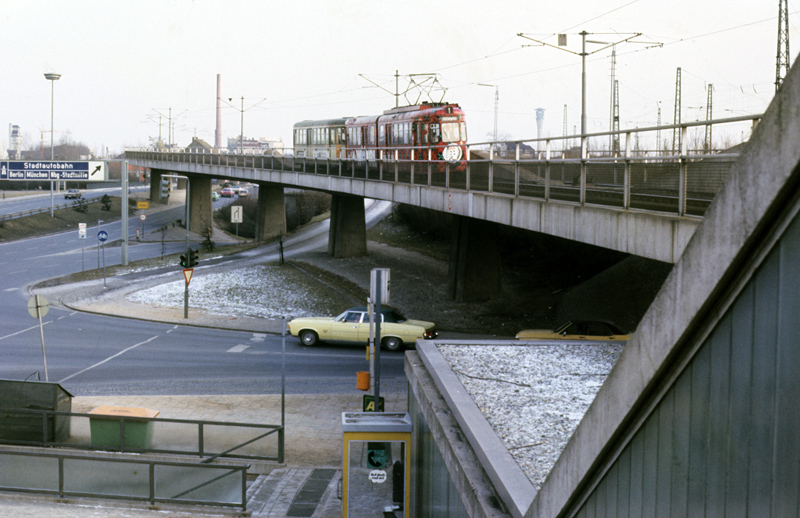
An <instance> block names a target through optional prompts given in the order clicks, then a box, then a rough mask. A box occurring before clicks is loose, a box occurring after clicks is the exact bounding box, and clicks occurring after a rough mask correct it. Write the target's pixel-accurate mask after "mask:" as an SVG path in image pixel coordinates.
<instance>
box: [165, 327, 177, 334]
mask: <svg viewBox="0 0 800 518" xmlns="http://www.w3.org/2000/svg"><path fill="white" fill-rule="evenodd" d="M176 329H178V326H172V329H169V330H168V331H167V334H170V333H171V332H173V331H175V330H176Z"/></svg>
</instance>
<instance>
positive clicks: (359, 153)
mask: <svg viewBox="0 0 800 518" xmlns="http://www.w3.org/2000/svg"><path fill="white" fill-rule="evenodd" d="M466 144H467V125H466V121H465V119H464V112H463V110H462V109H461V108H460V107H459V106H458V104H455V103H428V102H424V103H421V104H417V105H413V106H404V107H399V108H393V109H391V110H387V111H385V112H383V114H382V115H372V116H361V117H349V118H344V119H328V120H321V121H303V122H298V123H297V124H295V125H294V148H295V154H296V155H297V156H304V157H314V158H344V157H346V158H348V159H349V160H354V161H356V162H373V161H376V160H381V159H383V160H399V161H402V162H407V161H417V160H424V161H434V162H437V163H441V164H443V163H445V162H447V163H450V164H454V165H455V167H456V169H460V168H464V167H465V160H466V156H467V151H466Z"/></svg>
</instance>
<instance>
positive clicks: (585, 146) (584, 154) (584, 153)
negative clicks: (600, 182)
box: [580, 135, 589, 206]
mask: <svg viewBox="0 0 800 518" xmlns="http://www.w3.org/2000/svg"><path fill="white" fill-rule="evenodd" d="M588 153H589V139H588V138H587V137H586V135H581V180H580V189H581V191H580V204H581V206H583V205H585V204H586V160H587V158H588Z"/></svg>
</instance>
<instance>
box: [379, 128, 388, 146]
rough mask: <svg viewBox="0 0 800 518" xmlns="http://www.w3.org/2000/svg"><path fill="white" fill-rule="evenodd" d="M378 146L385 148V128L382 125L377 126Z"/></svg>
mask: <svg viewBox="0 0 800 518" xmlns="http://www.w3.org/2000/svg"><path fill="white" fill-rule="evenodd" d="M378 145H379V146H381V147H384V146H386V127H385V126H384V125H383V124H379V125H378Z"/></svg>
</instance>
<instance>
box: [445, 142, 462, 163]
mask: <svg viewBox="0 0 800 518" xmlns="http://www.w3.org/2000/svg"><path fill="white" fill-rule="evenodd" d="M442 155H444V159H445V160H447V161H448V162H458V161H459V160H461V156H462V153H461V146H459V145H456V144H449V145H448V146H447V147H445V148H444V153H442Z"/></svg>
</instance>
